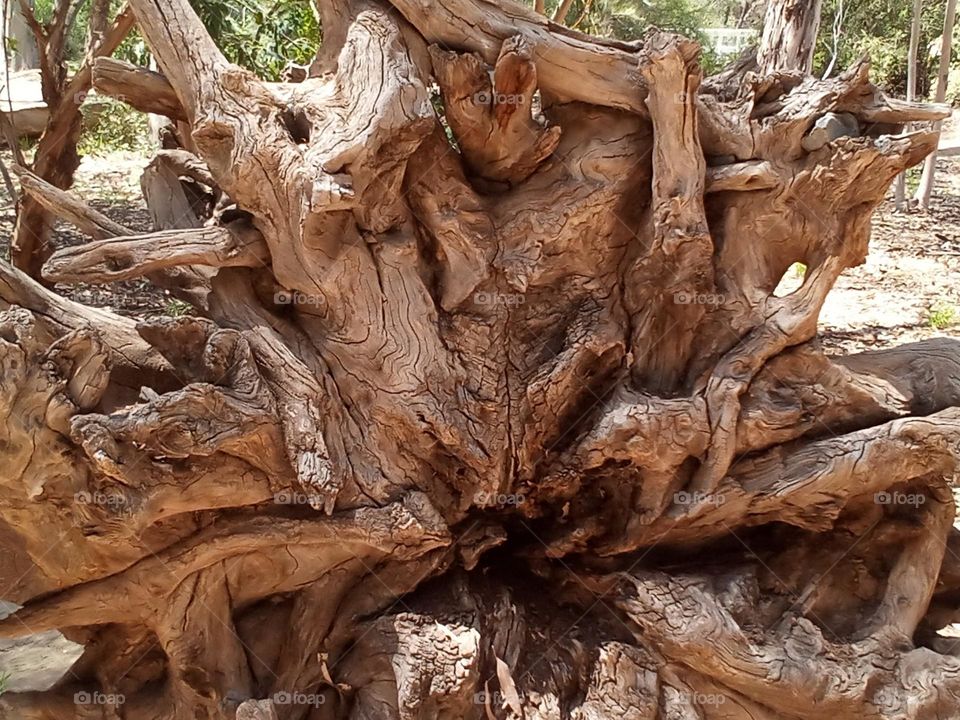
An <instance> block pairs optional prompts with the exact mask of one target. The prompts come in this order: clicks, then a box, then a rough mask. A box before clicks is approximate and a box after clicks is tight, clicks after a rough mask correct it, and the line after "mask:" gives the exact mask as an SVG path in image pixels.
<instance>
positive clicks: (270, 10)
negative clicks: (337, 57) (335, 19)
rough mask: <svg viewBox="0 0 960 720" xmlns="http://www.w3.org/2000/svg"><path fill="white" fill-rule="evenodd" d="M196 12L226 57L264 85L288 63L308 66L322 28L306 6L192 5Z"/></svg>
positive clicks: (222, 1) (209, 1)
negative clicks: (255, 76) (264, 82)
mask: <svg viewBox="0 0 960 720" xmlns="http://www.w3.org/2000/svg"><path fill="white" fill-rule="evenodd" d="M192 4H193V7H194V9H195V10H196V11H197V14H198V15H199V16H200V18H201V20H203V23H204V25H206V27H207V30H209V32H210V34H211V36H212V37H213V38H214V40H216V42H217V45H218V46H219V48H220V50H222V51H223V53H224V54H225V55H226V56H227V58H228V59H229V60H230V61H231V62H234V63H236V64H238V65H242V66H243V67H245V68H247V69H249V70H252V71H253V72H256V73H257V74H258V75H259V76H260V77H262V78H264V79H266V80H279V79H280V76H281V74H282V72H283V69H284V68H285V67H286V66H287V64H288V63H290V62H294V63H297V64H300V65H303V64H306V63H308V62H309V61H310V60H311V59H312V58H313V56H314V54H315V53H316V50H317V46H318V45H319V42H320V26H319V23H318V21H317V17H316V15H315V14H314V11H313V10H312V6H311V4H310V3H308V2H299V1H297V2H291V1H290V0H275V1H274V2H273V3H272V4H270V5H264V4H261V3H258V2H255V1H253V0H192Z"/></svg>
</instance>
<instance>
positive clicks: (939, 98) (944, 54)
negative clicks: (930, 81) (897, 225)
mask: <svg viewBox="0 0 960 720" xmlns="http://www.w3.org/2000/svg"><path fill="white" fill-rule="evenodd" d="M956 15H957V0H947V7H946V10H945V11H944V13H943V35H942V36H941V39H940V67H939V69H938V70H937V89H936V94H935V95H934V101H935V102H938V103H942V102H943V101H944V100H945V99H946V97H947V80H948V79H949V76H950V55H951V51H952V50H953V25H954V20H955V19H956ZM936 130H937V132H938V133H939V132H940V123H939V122H938V123H937V124H936ZM936 169H937V151H936V149H934V151H933V152H932V153H930V155H928V156H927V159H926V160H925V161H924V163H923V173H922V174H921V175H920V185H919V186H918V187H917V195H916V198H917V204H918V205H919V206H920V207H922V208H927V207H929V206H930V195H931V194H932V193H933V176H934V174H935V172H936Z"/></svg>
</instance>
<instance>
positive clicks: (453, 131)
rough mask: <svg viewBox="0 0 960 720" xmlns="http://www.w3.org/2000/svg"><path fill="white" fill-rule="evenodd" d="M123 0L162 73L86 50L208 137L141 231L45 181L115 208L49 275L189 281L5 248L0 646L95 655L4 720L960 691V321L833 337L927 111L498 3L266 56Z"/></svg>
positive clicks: (344, 15) (424, 8)
mask: <svg viewBox="0 0 960 720" xmlns="http://www.w3.org/2000/svg"><path fill="white" fill-rule="evenodd" d="M131 7H132V9H133V12H134V13H135V15H136V20H137V23H138V24H139V26H140V28H141V30H142V32H143V35H144V37H145V38H146V40H147V42H148V43H149V44H150V47H151V49H152V52H153V53H154V54H155V56H156V58H157V60H158V63H159V66H160V71H161V72H160V73H148V72H146V71H144V70H142V69H138V68H134V67H132V66H128V65H124V64H119V63H116V62H113V61H106V60H102V59H101V60H98V61H96V62H95V63H94V65H93V68H92V73H93V74H92V82H93V84H94V85H95V86H96V87H97V88H98V90H100V91H101V92H104V93H108V94H111V95H113V96H115V97H120V98H125V99H127V100H128V101H129V102H130V103H131V104H132V105H134V106H135V107H137V108H139V109H141V110H145V111H150V112H161V113H164V114H166V115H168V116H169V117H171V118H172V119H173V121H175V122H176V123H178V130H177V133H176V135H177V137H178V138H179V140H180V142H179V147H177V148H174V149H168V150H166V151H164V152H163V153H161V154H160V155H159V156H158V158H157V159H156V160H155V161H153V162H152V163H151V165H150V166H149V168H148V170H147V173H146V174H145V180H144V189H145V192H146V194H147V195H148V197H152V198H155V200H154V201H151V205H152V208H153V210H154V218H155V222H156V224H157V229H156V230H155V231H154V232H151V233H146V234H140V235H138V234H136V233H133V232H132V231H130V229H129V228H124V227H122V226H118V225H117V224H115V223H112V222H111V221H109V220H108V219H107V218H104V217H103V216H101V215H100V214H98V213H96V212H95V211H93V210H92V209H91V208H89V207H88V206H86V205H85V204H84V203H83V202H82V201H81V200H79V199H78V198H76V197H73V196H70V195H66V194H64V193H63V192H62V191H59V190H57V189H56V188H55V187H52V186H51V185H50V184H48V183H43V182H42V181H39V180H38V179H36V178H35V177H34V176H32V175H30V174H29V173H25V172H20V177H21V182H22V185H23V189H24V192H25V193H26V194H27V196H28V197H29V198H31V201H33V202H36V203H37V204H38V205H39V206H42V207H43V208H45V209H48V210H49V211H50V212H52V213H55V214H57V215H59V216H60V217H62V218H64V219H65V220H68V221H70V222H72V223H74V224H75V225H77V226H78V227H79V228H80V229H81V230H82V231H84V232H85V233H87V234H88V235H90V237H91V238H92V240H91V242H90V243H88V244H86V245H82V246H79V247H74V248H68V249H63V250H60V251H58V252H57V253H55V254H53V256H52V257H50V258H48V259H46V263H45V265H44V269H43V273H44V277H45V279H46V280H47V281H48V282H59V283H71V282H96V283H105V282H113V281H116V280H122V279H125V278H131V277H136V276H141V275H144V276H146V277H148V278H150V279H151V280H156V281H158V282H161V281H164V280H167V281H169V280H171V278H175V277H180V278H192V282H194V284H193V285H192V286H191V288H192V289H191V291H190V292H186V293H185V294H184V295H183V296H184V297H186V298H187V299H189V300H191V301H192V302H193V303H194V309H193V314H192V315H191V316H188V317H181V318H169V317H164V318H157V319H152V320H147V321H143V322H139V323H135V322H133V321H131V320H129V319H126V318H122V317H119V316H117V315H114V314H112V313H110V312H108V311H105V310H97V309H93V308H86V307H84V306H82V305H80V304H77V303H74V302H71V301H69V300H66V299H64V298H62V297H60V296H58V295H57V294H55V293H54V292H52V291H51V290H49V289H46V288H44V287H43V286H41V285H40V284H38V283H36V282H34V281H32V280H30V279H29V278H28V277H26V276H25V275H24V274H23V273H22V272H20V271H18V270H14V269H11V268H9V267H2V268H0V301H2V302H0V308H2V312H0V364H2V366H3V373H2V375H0V377H2V379H3V382H2V383H0V416H2V419H3V421H2V423H0V430H2V443H0V448H2V457H3V459H4V466H5V468H6V471H5V472H4V473H3V474H2V475H0V481H2V484H3V488H4V492H3V493H0V543H2V544H3V547H4V552H3V553H2V554H0V582H2V583H3V585H4V586H6V587H9V588H11V589H10V591H9V597H8V598H6V599H9V600H11V601H15V602H17V603H19V604H21V605H23V608H22V609H21V610H19V611H18V612H17V613H15V614H14V615H12V616H10V617H9V618H7V619H5V620H0V636H3V637H11V636H17V635H22V634H27V633H32V632H40V631H43V630H49V629H62V630H64V631H65V633H66V634H67V635H68V636H69V637H70V638H71V639H72V640H74V641H76V642H78V643H80V644H82V645H83V647H84V654H83V656H82V657H81V658H80V659H79V660H78V661H77V663H76V664H75V666H74V667H73V668H72V670H71V673H70V674H68V675H67V676H66V677H65V678H64V679H63V680H62V681H61V682H60V683H58V684H57V685H56V686H55V687H54V688H52V689H51V690H49V691H47V692H43V693H41V692H31V693H6V694H4V695H3V696H0V716H3V717H10V718H18V719H21V718H22V719H25V720H50V719H57V720H59V719H60V718H85V719H87V720H89V719H90V718H101V719H103V720H106V719H107V718H111V719H113V720H116V718H124V719H125V720H141V719H144V720H182V719H184V718H206V719H207V720H213V719H217V718H231V719H232V718H240V719H253V718H259V719H262V720H289V719H291V718H296V719H298V720H304V719H309V720H319V719H320V718H354V719H355V720H374V719H377V720H380V719H383V718H396V719H397V720H412V719H414V718H482V719H483V720H490V718H508V717H509V718H518V717H521V718H526V719H527V720H532V719H535V718H542V719H548V718H549V719H553V718H572V719H574V720H600V719H606V718H613V717H625V718H631V719H647V718H649V719H650V720H654V719H656V718H678V719H682V720H687V719H690V720H714V719H716V720H720V719H724V720H741V719H742V720H747V719H748V718H749V719H751V720H759V719H773V718H778V719H779V718H784V719H795V718H811V719H813V718H823V717H831V718H835V719H836V720H854V719H857V720H859V719H860V718H878V719H879V718H885V719H893V718H897V719H902V720H933V719H934V718H948V717H954V716H956V715H957V714H958V713H960V688H958V687H956V684H957V678H958V677H960V668H958V666H957V662H958V661H957V657H956V656H955V654H954V653H953V652H952V650H951V647H950V643H949V642H948V641H947V639H946V638H943V637H940V636H939V635H938V630H940V629H941V628H942V627H944V625H946V624H949V623H951V622H953V621H954V620H955V619H956V618H957V617H958V608H960V562H958V555H957V553H960V535H958V534H957V533H956V532H955V531H954V530H953V529H952V519H953V502H952V498H951V496H950V493H949V490H948V483H949V482H950V480H951V479H952V477H953V476H954V474H955V473H956V471H957V467H958V459H960V409H958V408H960V344H958V343H957V342H956V341H952V340H946V339H944V340H933V341H927V342H924V343H917V344H914V345H908V346H905V347H903V348H898V349H894V350H884V351H879V352H869V353H863V354H860V355H853V356H849V357H828V356H826V355H824V353H823V352H822V351H821V350H820V348H819V346H818V343H817V322H818V315H819V312H820V309H821V307H822V305H823V302H824V299H825V298H826V296H827V293H828V292H829V291H830V289H831V287H832V286H833V284H834V282H835V281H836V279H837V277H838V276H839V275H840V273H841V272H843V270H845V269H846V268H849V267H852V266H854V265H856V264H858V263H860V262H862V261H863V259H864V257H865V254H866V252H867V249H868V248H867V245H868V239H869V222H870V217H871V214H872V212H873V209H874V208H875V207H876V205H877V204H878V203H879V202H880V201H881V199H882V198H883V196H884V193H885V191H886V189H887V188H888V186H889V184H890V182H891V181H892V179H893V178H894V177H895V176H896V175H897V174H898V173H899V172H901V171H902V170H903V169H904V168H906V167H908V166H910V165H913V164H916V163H917V162H919V161H920V160H921V159H922V158H923V157H924V156H925V155H926V154H927V153H929V152H930V151H932V150H933V149H934V148H935V147H936V143H937V138H936V136H935V134H932V133H927V132H913V133H902V132H901V129H902V127H903V126H904V125H905V124H906V123H908V122H913V121H928V120H936V119H937V118H941V117H943V116H944V114H945V111H944V110H943V108H938V107H928V106H923V105H917V104H912V103H903V102H897V101H893V100H888V99H887V98H885V97H884V96H883V94H882V93H881V92H880V91H879V90H878V89H877V88H876V87H875V86H873V85H872V84H871V83H870V81H869V78H868V72H869V66H868V64H867V63H866V62H860V63H858V64H856V65H855V66H854V67H852V68H850V69H848V70H847V71H846V72H844V73H842V74H841V75H839V76H837V77H836V78H834V79H832V80H829V81H823V82H821V81H817V80H815V79H813V78H809V77H804V76H803V75H802V74H801V73H791V72H777V73H773V74H758V73H756V72H754V71H753V70H752V69H751V65H750V64H741V65H739V66H737V68H734V69H732V70H731V71H729V72H727V73H724V74H721V75H719V76H717V77H714V78H709V79H706V80H703V79H702V77H701V71H700V68H699V65H698V52H699V50H698V48H697V46H696V45H695V44H694V43H692V42H691V41H689V40H686V39H684V38H681V37H678V36H675V35H672V34H668V33H662V32H653V33H651V34H650V35H649V36H648V37H647V38H646V39H645V40H644V41H643V42H638V43H622V42H614V41H607V40H599V39H596V38H591V37H587V36H584V35H581V34H578V33H576V32H573V31H570V30H567V29H565V28H562V27H560V26H558V25H556V24H554V23H552V22H550V21H549V20H547V19H545V18H544V17H542V16H541V15H538V14H536V13H534V12H531V11H529V10H527V9H525V8H523V7H520V6H518V5H513V4H510V3H509V2H506V0H500V1H497V2H491V1H487V0H484V1H483V2H481V1H480V0H439V1H434V2H426V1H425V0H393V1H392V2H391V3H389V4H387V3H381V2H376V1H375V0H358V1H357V2H352V0H348V1H346V2H344V1H342V0H323V2H321V8H320V9H321V11H322V14H323V22H324V38H325V43H324V45H323V46H322V47H321V48H320V49H319V50H318V54H317V58H316V61H315V62H314V63H312V64H311V66H310V69H309V71H305V72H303V73H301V77H299V78H298V80H300V81H299V82H290V83H266V82H262V81H261V80H260V79H258V78H257V77H256V76H255V75H254V74H253V73H251V72H249V71H247V70H243V69H240V68H238V67H235V66H233V65H231V64H229V63H228V62H227V60H226V59H225V58H224V56H223V55H222V54H221V53H220V51H219V50H218V49H217V47H216V46H215V44H214V43H213V41H212V40H211V39H210V37H209V36H208V34H207V33H206V31H205V30H204V28H203V26H202V24H201V23H200V21H199V19H198V18H197V16H196V15H195V13H194V11H193V10H192V9H191V7H190V4H189V3H188V2H187V0H132V2H131ZM434 87H436V88H437V89H438V92H439V97H436V96H434V95H432V92H433V91H432V90H431V88H434ZM145 88H149V90H148V91H144V89H145ZM824 118H826V120H824ZM821 121H823V122H821ZM825 128H827V129H829V128H834V129H836V128H841V129H842V132H833V134H832V135H831V134H830V133H829V132H827V130H826V129H825ZM195 186H196V187H199V188H200V189H201V191H202V193H205V195H204V197H209V198H210V199H211V203H212V205H213V209H212V210H210V211H209V212H208V213H206V212H198V211H195V207H196V206H195V204H192V203H191V197H190V194H189V192H188V191H189V189H190V188H193V187H195ZM188 210H189V213H188V212H187V211H188ZM796 262H802V263H804V264H805V265H806V267H807V272H806V275H805V278H804V280H803V284H802V285H801V287H800V288H799V289H798V290H796V291H795V292H794V293H792V294H790V295H787V296H785V297H778V296H776V295H775V294H774V290H775V289H776V287H777V285H778V283H779V281H780V279H781V277H782V276H783V274H784V273H785V272H787V271H788V269H789V268H790V267H791V266H792V265H793V264H794V263H796ZM178 272H180V273H182V275H179V276H177V275H176V273H178ZM78 693H79V695H78ZM78 697H80V698H81V699H82V700H84V701H78V700H77V698H78ZM91 698H93V699H94V700H96V701H94V702H86V701H85V700H89V699H91ZM111 698H112V699H113V701H112V702H111V701H110V699H111ZM98 699H99V700H104V701H103V702H99V701H98ZM4 713H5V714H4Z"/></svg>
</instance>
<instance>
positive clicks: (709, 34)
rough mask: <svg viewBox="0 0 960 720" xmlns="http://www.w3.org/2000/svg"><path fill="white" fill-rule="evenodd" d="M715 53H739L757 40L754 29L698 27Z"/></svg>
mask: <svg viewBox="0 0 960 720" xmlns="http://www.w3.org/2000/svg"><path fill="white" fill-rule="evenodd" d="M700 32H702V33H703V34H704V36H705V37H706V38H707V42H708V43H709V44H710V47H711V48H712V49H713V51H714V52H715V53H717V55H739V54H740V52H741V51H742V50H743V49H744V48H746V47H747V46H748V45H750V44H752V43H755V42H756V41H757V32H756V30H751V29H750V28H700Z"/></svg>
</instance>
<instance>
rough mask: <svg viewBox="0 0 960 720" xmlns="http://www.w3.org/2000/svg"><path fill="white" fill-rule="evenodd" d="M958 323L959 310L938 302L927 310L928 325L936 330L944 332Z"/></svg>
mask: <svg viewBox="0 0 960 720" xmlns="http://www.w3.org/2000/svg"><path fill="white" fill-rule="evenodd" d="M956 323H957V308H956V307H954V306H953V305H950V304H948V303H944V302H937V303H934V304H933V305H931V306H930V307H929V308H928V309H927V324H928V325H929V326H930V327H932V328H934V329H935V330H944V329H945V328H948V327H951V326H952V325H955V324H956Z"/></svg>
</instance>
